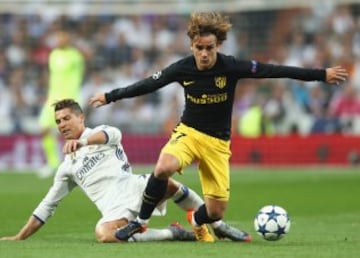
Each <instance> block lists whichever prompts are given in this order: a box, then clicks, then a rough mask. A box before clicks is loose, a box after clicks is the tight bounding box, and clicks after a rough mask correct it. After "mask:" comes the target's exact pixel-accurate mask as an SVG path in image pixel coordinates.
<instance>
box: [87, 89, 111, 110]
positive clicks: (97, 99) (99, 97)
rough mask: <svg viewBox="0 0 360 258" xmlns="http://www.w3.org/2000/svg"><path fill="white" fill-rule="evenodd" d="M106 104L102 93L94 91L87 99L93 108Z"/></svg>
mask: <svg viewBox="0 0 360 258" xmlns="http://www.w3.org/2000/svg"><path fill="white" fill-rule="evenodd" d="M106 104H107V102H106V98H105V94H104V93H96V94H95V95H94V96H92V97H91V98H90V100H89V105H90V106H92V107H95V108H97V107H101V106H104V105H106Z"/></svg>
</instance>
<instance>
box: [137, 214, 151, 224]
mask: <svg viewBox="0 0 360 258" xmlns="http://www.w3.org/2000/svg"><path fill="white" fill-rule="evenodd" d="M135 221H137V222H139V223H140V224H141V225H147V224H149V221H150V219H140V218H139V216H137V217H136V219H135Z"/></svg>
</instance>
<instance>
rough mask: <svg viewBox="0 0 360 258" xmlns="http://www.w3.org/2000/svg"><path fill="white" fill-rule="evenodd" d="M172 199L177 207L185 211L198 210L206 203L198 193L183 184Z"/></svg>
mask: <svg viewBox="0 0 360 258" xmlns="http://www.w3.org/2000/svg"><path fill="white" fill-rule="evenodd" d="M172 199H173V201H174V203H175V204H176V205H178V206H179V207H180V208H182V209H183V210H185V211H188V210H197V209H198V208H199V207H200V206H201V205H202V204H203V203H204V201H203V200H202V199H201V197H200V196H199V195H198V194H197V193H196V192H194V191H193V190H191V189H190V188H188V187H187V186H185V185H182V184H180V185H179V189H178V190H177V191H176V193H175V194H174V195H173V196H172Z"/></svg>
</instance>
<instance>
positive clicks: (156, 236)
mask: <svg viewBox="0 0 360 258" xmlns="http://www.w3.org/2000/svg"><path fill="white" fill-rule="evenodd" d="M173 239H174V236H173V233H172V232H171V231H170V229H167V228H164V229H152V228H149V229H148V230H146V231H145V232H144V233H136V234H134V235H133V236H132V237H130V238H129V240H128V241H129V242H146V241H161V240H173Z"/></svg>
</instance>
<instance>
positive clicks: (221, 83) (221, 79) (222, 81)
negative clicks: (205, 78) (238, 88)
mask: <svg viewBox="0 0 360 258" xmlns="http://www.w3.org/2000/svg"><path fill="white" fill-rule="evenodd" d="M214 81H215V86H216V87H218V88H220V89H222V88H224V87H225V86H226V76H218V77H215V78H214Z"/></svg>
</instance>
